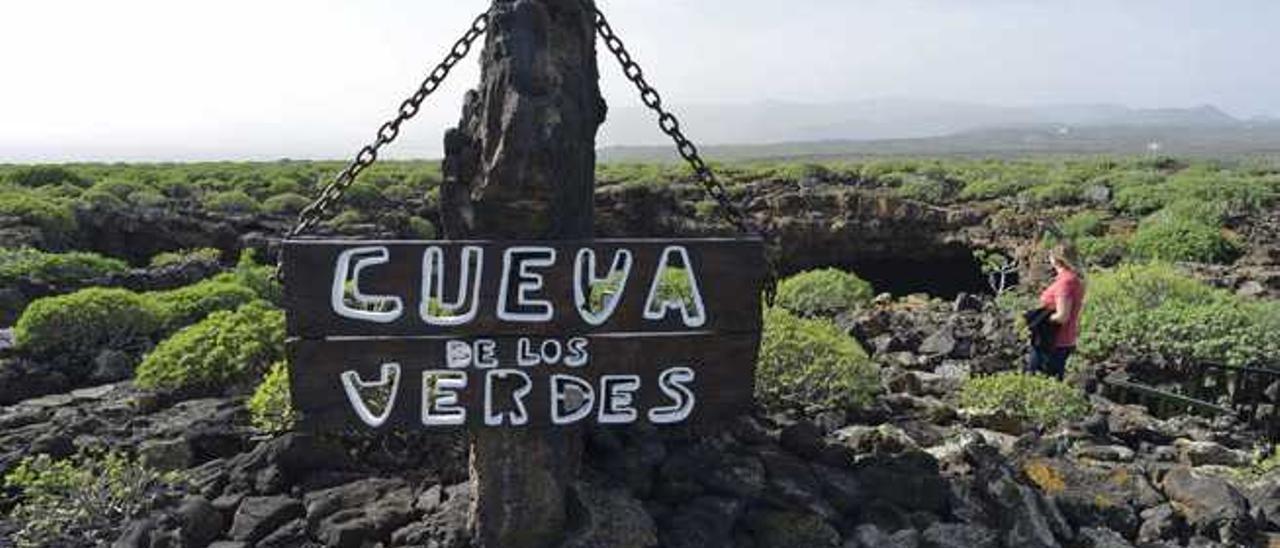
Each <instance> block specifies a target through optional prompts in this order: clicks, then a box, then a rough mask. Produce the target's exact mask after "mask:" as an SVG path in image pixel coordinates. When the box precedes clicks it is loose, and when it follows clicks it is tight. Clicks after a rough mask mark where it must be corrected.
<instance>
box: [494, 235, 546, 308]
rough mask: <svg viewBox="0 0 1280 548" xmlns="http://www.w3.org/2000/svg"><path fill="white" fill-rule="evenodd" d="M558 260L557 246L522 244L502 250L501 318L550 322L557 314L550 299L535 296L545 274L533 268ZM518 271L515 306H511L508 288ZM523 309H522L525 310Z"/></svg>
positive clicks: (540, 288) (499, 303) (499, 304)
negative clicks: (513, 272) (513, 273)
mask: <svg viewBox="0 0 1280 548" xmlns="http://www.w3.org/2000/svg"><path fill="white" fill-rule="evenodd" d="M554 264H556V250H555V248H551V247H539V246H523V247H512V248H508V249H507V250H506V252H505V253H503V254H502V285H500V286H498V319H501V320H503V321H508V322H524V323H537V322H549V321H551V318H553V317H555V309H554V308H553V307H552V305H551V301H548V300H545V299H535V298H534V297H533V295H534V294H535V293H537V292H538V291H541V290H542V285H543V280H542V274H538V273H535V272H532V271H530V269H531V268H546V267H549V266H552V265H554ZM513 270H514V271H515V280H514V281H515V284H514V285H515V295H514V298H515V306H514V310H513V309H512V307H511V303H510V302H509V298H510V297H512V295H508V290H509V288H510V287H511V286H512V281H513V280H512V271H513ZM522 310H523V311H522Z"/></svg>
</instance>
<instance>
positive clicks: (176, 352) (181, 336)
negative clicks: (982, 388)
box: [136, 301, 285, 390]
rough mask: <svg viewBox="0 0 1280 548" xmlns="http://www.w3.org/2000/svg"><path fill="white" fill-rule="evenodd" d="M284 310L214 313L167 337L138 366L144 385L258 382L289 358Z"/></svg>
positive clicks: (260, 306)
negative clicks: (270, 369) (285, 346)
mask: <svg viewBox="0 0 1280 548" xmlns="http://www.w3.org/2000/svg"><path fill="white" fill-rule="evenodd" d="M284 329H285V327H284V312H282V311H280V310H279V309H276V308H275V307H273V306H271V305H270V304H269V303H267V302H266V301H254V302H252V303H249V304H246V305H244V306H241V307H240V308H238V309H236V310H235V311H227V310H222V311H218V312H214V313H212V314H210V315H209V316H208V317H207V318H205V319H203V320H201V321H200V322H199V323H196V324H194V325H191V326H189V327H186V328H183V329H182V330H180V331H178V332H177V333H175V334H174V335H173V336H172V337H169V338H168V339H165V340H164V341H163V342H161V343H160V344H159V345H156V347H155V349H154V350H152V351H151V353H149V354H147V356H146V357H145V358H144V359H143V360H142V363H141V364H140V365H138V368H137V375H136V382H137V384H138V386H140V387H143V388H151V389H165V390H182V389H194V390H215V389H218V388H222V387H225V386H227V385H236V384H244V383H249V382H253V381H255V380H256V379H257V378H259V377H260V376H261V375H262V374H263V373H264V372H265V371H266V369H267V367H269V366H270V364H272V363H274V362H277V361H280V360H282V359H284V339H285V335H284Z"/></svg>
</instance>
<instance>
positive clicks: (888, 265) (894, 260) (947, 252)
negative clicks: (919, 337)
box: [839, 244, 1017, 299]
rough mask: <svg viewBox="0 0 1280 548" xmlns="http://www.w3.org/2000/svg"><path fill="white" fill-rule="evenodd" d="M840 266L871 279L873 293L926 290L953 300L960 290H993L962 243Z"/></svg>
mask: <svg viewBox="0 0 1280 548" xmlns="http://www.w3.org/2000/svg"><path fill="white" fill-rule="evenodd" d="M839 266H840V267H842V268H844V269H846V270H849V271H852V272H854V273H855V274H857V275H858V277H860V278H862V279H864V280H866V281H868V282H870V283H871V285H872V287H874V288H875V291H876V293H889V294H890V295H893V296H895V297H902V296H905V295H910V294H913V293H927V294H929V295H932V296H934V297H941V298H945V299H953V298H955V297H956V295H959V294H960V293H969V294H985V295H990V294H993V293H994V291H993V289H992V287H991V284H990V283H989V282H988V279H987V275H986V274H985V273H984V272H983V269H982V264H981V263H980V262H979V261H978V259H977V258H975V257H974V255H973V251H972V250H971V249H969V248H968V247H966V246H964V245H961V244H949V245H946V246H942V247H934V248H931V249H928V250H922V251H921V252H920V253H916V254H910V253H908V254H904V255H902V256H892V257H869V258H867V259H864V260H856V259H855V260H852V261H849V262H848V263H846V264H842V265H839ZM1016 278H1017V275H1016V274H1013V275H1012V276H1011V277H1010V278H1008V279H1006V283H1007V284H1015V283H1017V279H1016Z"/></svg>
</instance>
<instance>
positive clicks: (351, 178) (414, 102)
mask: <svg viewBox="0 0 1280 548" xmlns="http://www.w3.org/2000/svg"><path fill="white" fill-rule="evenodd" d="M488 30H489V13H488V12H485V13H482V14H480V15H479V16H478V17H476V19H475V21H474V22H472V23H471V28H468V29H467V32H466V33H465V34H463V35H462V38H459V39H458V41H457V42H455V43H454V44H453V48H452V49H450V50H449V54H448V55H446V56H445V58H444V61H441V62H440V64H439V65H436V67H435V68H434V69H432V70H431V73H429V74H428V75H427V78H426V80H423V82H422V84H421V85H419V86H418V89H417V90H416V91H414V92H413V95H410V96H409V98H408V99H405V100H404V102H403V103H400V108H399V110H398V111H397V112H396V117H395V118H392V119H391V120H388V121H387V122H386V123H384V124H382V126H381V127H379V128H378V133H377V136H376V138H375V139H374V141H373V142H372V143H370V144H368V145H365V146H364V148H361V149H360V152H358V153H357V154H356V156H355V159H353V160H352V161H351V163H350V164H348V165H347V167H345V168H343V169H342V171H339V172H338V174H337V175H335V176H334V177H333V180H332V181H330V182H329V184H328V185H325V187H324V190H322V191H320V195H319V196H318V197H316V200H315V201H314V202H311V204H310V205H308V206H307V207H305V208H303V209H302V211H301V212H300V213H299V214H298V220H297V223H296V224H295V225H294V226H293V229H292V230H290V231H289V233H288V235H287V236H286V238H293V237H296V236H298V235H300V234H302V233H304V232H306V231H308V230H310V229H311V228H313V227H314V226H315V225H316V223H319V222H320V220H321V219H322V218H324V215H325V214H326V213H327V212H328V210H329V208H330V207H331V206H332V205H333V204H334V203H336V202H337V201H338V200H340V199H342V194H343V193H344V192H346V190H347V187H350V186H351V184H352V183H354V182H355V180H356V178H357V177H359V176H360V173H361V172H363V171H364V170H365V169H367V168H368V167H369V166H371V165H373V163H374V162H376V161H377V160H378V151H379V150H381V149H382V147H384V146H386V145H389V144H391V142H392V141H395V140H396V137H398V136H399V135H400V125H401V124H403V123H405V122H406V121H408V120H409V119H411V118H413V117H414V116H416V115H417V114H418V110H419V109H420V108H421V107H422V102H423V101H424V100H426V98H427V97H428V96H429V95H431V94H432V93H434V92H435V91H436V89H437V88H439V87H440V84H441V83H443V82H444V79H445V78H446V77H448V76H449V71H451V70H453V67H454V65H457V64H458V62H459V61H462V60H463V59H464V58H466V56H467V54H468V53H470V52H471V46H472V44H473V43H474V42H475V41H476V39H478V38H480V37H481V36H483V35H484V33H485V32H486V31H488Z"/></svg>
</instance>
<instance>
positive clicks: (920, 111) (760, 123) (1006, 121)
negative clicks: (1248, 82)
mask: <svg viewBox="0 0 1280 548" xmlns="http://www.w3.org/2000/svg"><path fill="white" fill-rule="evenodd" d="M675 111H676V114H677V115H678V116H679V117H680V118H681V121H682V127H684V128H685V130H686V133H687V134H688V135H689V136H690V137H691V138H693V139H695V140H696V141H698V142H700V143H708V144H726V143H731V144H765V143H779V142H812V141H827V140H881V139H910V138H921V137H938V136H944V135H951V134H955V133H961V132H966V131H973V130H979V129H986V128H1007V127H1023V126H1048V125H1062V126H1068V127H1108V126H1138V127H1184V128H1189V127H1215V128H1218V127H1237V126H1243V125H1246V124H1247V123H1248V122H1245V121H1243V120H1239V119H1236V118H1234V117H1232V116H1231V115H1229V114H1227V113H1225V112H1222V111H1221V110H1219V109H1218V108H1217V107H1214V106H1211V105H1202V106H1196V107H1191V108H1159V109H1136V108H1129V107H1125V106H1122V105H1114V104H1082V105H1045V106H1030V107H1001V106H991V105H983V104H975V103H962V102H949V101H931V100H923V99H898V98H891V99H873V100H865V101H852V102H844V103H822V104H806V103H790V102H782V101H766V102H761V103H750V104H724V105H706V104H702V105H688V106H678V105H677V106H676V108H675ZM663 139H664V136H663V135H662V134H661V133H660V132H659V131H658V129H657V127H656V123H655V121H654V120H653V117H652V115H651V114H650V113H648V112H647V111H645V110H644V109H642V108H639V107H629V106H628V107H616V106H615V107H614V108H612V109H611V110H610V112H609V120H608V121H607V123H606V124H605V126H604V127H603V128H602V129H601V138H600V140H601V142H602V143H605V144H607V145H642V144H658V143H662V142H664V140H663Z"/></svg>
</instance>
